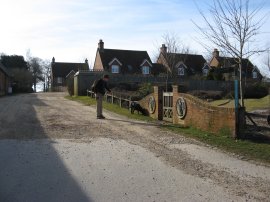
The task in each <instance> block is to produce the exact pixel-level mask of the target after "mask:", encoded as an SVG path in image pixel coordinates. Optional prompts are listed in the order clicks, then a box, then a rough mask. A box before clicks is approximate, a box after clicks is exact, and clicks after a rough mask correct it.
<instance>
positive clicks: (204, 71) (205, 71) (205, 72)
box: [203, 68, 209, 76]
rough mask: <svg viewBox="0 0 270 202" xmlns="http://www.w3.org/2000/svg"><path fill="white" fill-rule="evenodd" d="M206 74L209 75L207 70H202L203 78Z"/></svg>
mask: <svg viewBox="0 0 270 202" xmlns="http://www.w3.org/2000/svg"><path fill="white" fill-rule="evenodd" d="M208 73H209V69H207V68H204V69H203V76H207V75H208Z"/></svg>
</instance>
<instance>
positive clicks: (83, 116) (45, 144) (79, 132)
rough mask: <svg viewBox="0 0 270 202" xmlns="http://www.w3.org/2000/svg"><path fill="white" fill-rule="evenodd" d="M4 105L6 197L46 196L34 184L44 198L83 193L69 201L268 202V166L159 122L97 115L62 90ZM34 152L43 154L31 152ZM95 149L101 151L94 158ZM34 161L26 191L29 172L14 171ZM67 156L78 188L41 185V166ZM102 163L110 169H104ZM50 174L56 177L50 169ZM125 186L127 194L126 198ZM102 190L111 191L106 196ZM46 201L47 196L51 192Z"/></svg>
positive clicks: (0, 118)
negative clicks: (170, 128)
mask: <svg viewBox="0 0 270 202" xmlns="http://www.w3.org/2000/svg"><path fill="white" fill-rule="evenodd" d="M0 106H1V108H0V138H1V139H2V140H0V161H1V162H3V161H5V162H6V164H5V166H4V167H2V169H1V172H0V178H1V181H0V199H4V200H3V201H5V200H6V201H16V199H18V198H16V194H15V195H14V194H13V195H12V194H11V193H13V192H14V193H18V194H19V196H21V195H22V196H23V197H24V199H28V200H27V201H29V199H30V201H35V200H34V199H38V196H40V195H38V196H37V195H35V194H32V193H30V192H33V193H34V192H35V191H33V190H35V188H36V189H37V190H40V192H41V195H42V194H44V193H45V192H46V193H47V194H48V193H50V191H51V193H50V195H55V194H56V193H59V192H61V193H65V192H68V193H70V192H71V193H72V190H74V192H76V194H77V195H76V194H73V195H72V194H71V195H72V196H73V197H71V195H69V194H68V193H67V194H66V195H63V196H61V197H60V196H59V197H60V198H58V199H59V200H60V199H61V200H65V201H75V200H78V199H79V200H80V201H202V200H204V201H246V200H247V201H270V191H269V190H270V168H267V167H264V166H260V165H255V164H252V163H250V162H246V161H242V160H239V159H236V158H234V157H231V156H228V155H227V154H224V153H222V152H219V151H218V150H216V149H214V148H211V147H207V146H205V145H202V144H200V143H198V142H196V141H194V140H190V139H187V138H184V137H182V136H180V135H176V134H173V133H171V132H168V131H162V130H160V129H159V127H158V126H157V125H155V124H148V123H145V122H140V121H134V120H129V119H127V118H125V117H122V116H119V115H115V114H113V113H110V112H106V113H105V115H106V117H107V120H97V119H95V108H94V107H89V106H83V105H81V104H79V103H76V102H72V101H69V100H66V99H64V95H63V94H57V93H48V94H31V95H19V96H12V97H5V98H1V99H0ZM7 139H9V140H7ZM10 139H11V140H10ZM13 139H14V140H13ZM18 140H20V141H18ZM31 148H33V150H32V149H31ZM52 148H53V149H52ZM50 150H53V151H54V152H55V153H56V154H55V155H53V154H51V153H50V152H49V151H50ZM12 151H14V152H12ZM37 151H39V152H37ZM35 152H37V153H39V155H33V153H34V154H35ZM104 152H105V153H104ZM47 153H48V155H47ZM43 154H44V156H46V157H47V158H46V159H47V160H46V161H43V158H44V156H43ZM91 154H92V155H93V154H95V155H94V156H91V158H90V157H89V155H91ZM48 156H51V158H53V159H52V161H50V158H48ZM55 156H57V157H55ZM21 158H22V159H23V161H22V160H20V159H21ZM28 158H29V161H30V162H28V163H30V165H32V167H31V166H30V167H31V169H34V170H35V169H36V170H37V171H36V172H37V173H36V177H33V176H32V177H30V181H31V179H32V178H33V179H32V180H33V182H35V183H36V185H35V186H34V187H31V186H30V188H29V189H27V188H26V187H24V188H23V189H22V188H21V187H22V186H23V185H26V184H28V182H27V180H26V179H25V176H24V173H23V172H19V171H14V170H18V168H22V169H25V170H26V171H27V168H28V167H25V166H22V165H24V164H25V161H26V162H27V161H28V160H27V159H28ZM11 159H13V160H11ZM14 159H17V160H16V161H15V160H14ZM31 159H32V160H31ZM112 159H114V160H112ZM61 161H62V163H61V165H58V164H57V165H56V167H57V169H58V168H59V167H63V169H62V170H68V171H70V175H71V176H72V180H70V181H68V183H70V184H73V185H74V184H77V185H76V188H74V187H73V188H71V187H72V186H70V187H68V188H66V189H64V188H62V190H61V189H60V190H59V187H58V186H57V183H58V182H57V183H56V182H55V181H53V182H52V181H50V180H49V181H48V182H47V181H46V180H45V182H46V183H47V184H46V183H45V184H46V186H45V185H44V187H47V185H48V186H51V187H52V189H51V190H50V189H48V190H47V188H46V189H45V188H44V189H42V188H43V185H42V180H41V181H40V179H39V176H40V173H43V172H45V171H46V170H45V171H44V170H43V169H40V168H41V167H42V166H44V165H47V164H50V162H52V163H53V162H58V163H59V162H61ZM88 161H90V162H88ZM86 162H88V163H89V164H91V165H92V167H91V166H89V164H87V163H86ZM116 162H117V163H116ZM139 162H141V163H139ZM142 162H143V163H142ZM14 164H15V165H14ZM55 164H56V163H55ZM99 164H101V165H102V166H101V165H99ZM97 165H99V166H97ZM125 165H128V166H127V167H129V168H130V169H131V170H132V172H128V169H127V168H126V166H125ZM14 166H15V167H17V169H15V168H14ZM45 167H46V168H47V166H45ZM101 167H102V169H105V170H110V171H111V172H110V173H106V171H105V170H104V171H101ZM39 169H40V170H39ZM44 169H45V168H44ZM50 169H51V170H50ZM57 169H56V170H57ZM12 170H13V172H12V173H11V171H12ZM53 170H54V169H53V168H47V171H48V172H49V173H50V171H51V172H52V173H54V171H53ZM62 170H61V169H60V170H58V171H57V172H59V173H60V176H59V175H57V174H55V173H54V174H52V178H53V179H58V176H59V179H62V181H61V180H60V182H59V186H62V185H63V180H64V179H67V176H65V175H62V174H61V173H63V172H62ZM74 170H75V171H76V172H75V171H74ZM86 171H88V173H87V172H86ZM14 172H15V173H14ZM16 172H18V173H16ZM39 172H40V173H39ZM89 172H90V173H92V174H89ZM93 173H94V174H93ZM131 175H132V177H131ZM41 176H42V175H41ZM165 176H166V177H165ZM105 177H109V178H110V182H107V181H106V180H104V179H105ZM129 177H131V178H129ZM147 177H151V179H152V181H150V180H149V179H147ZM44 178H46V179H47V178H50V175H49V174H48V173H47V174H46V177H44ZM73 178H74V179H73ZM90 178H91V179H93V180H92V181H90ZM15 179H16V180H15ZM73 181H74V182H73ZM61 182H62V183H61ZM75 182H76V183H75ZM7 184H8V185H9V186H7ZM18 184H20V186H19V185H18ZM31 184H32V186H33V184H34V183H31ZM108 185H110V186H109V188H108ZM40 187H41V188H40ZM119 187H122V188H121V190H124V189H127V191H126V192H124V193H123V195H121V194H119V190H118V189H117V188H119ZM103 189H105V190H106V189H107V190H108V189H109V191H105V193H104V191H102V190H103ZM119 189H120V188H119ZM53 190H54V191H53ZM76 190H77V191H76ZM93 190H95V191H93ZM42 191H43V192H42ZM35 193H39V192H35ZM45 195H46V194H45ZM153 195H154V196H153ZM127 197H128V198H127ZM31 199H32V200H31ZM42 199H43V200H44V201H46V197H45V198H44V197H43V198H42ZM47 199H50V201H54V200H55V201H57V200H56V198H54V200H53V199H52V198H47ZM0 201H2V200H0ZM23 201H24V200H23ZM25 201H26V200H25Z"/></svg>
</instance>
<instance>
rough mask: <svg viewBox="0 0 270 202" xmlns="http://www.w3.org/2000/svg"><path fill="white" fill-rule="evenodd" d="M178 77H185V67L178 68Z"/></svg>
mask: <svg viewBox="0 0 270 202" xmlns="http://www.w3.org/2000/svg"><path fill="white" fill-rule="evenodd" d="M178 75H180V76H184V75H185V68H184V67H179V68H178Z"/></svg>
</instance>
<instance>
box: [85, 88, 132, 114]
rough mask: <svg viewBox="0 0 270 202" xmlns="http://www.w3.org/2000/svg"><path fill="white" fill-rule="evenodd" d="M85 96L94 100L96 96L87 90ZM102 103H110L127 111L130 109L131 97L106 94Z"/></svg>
mask: <svg viewBox="0 0 270 202" xmlns="http://www.w3.org/2000/svg"><path fill="white" fill-rule="evenodd" d="M86 94H87V96H88V97H91V98H95V97H96V94H95V93H94V92H93V91H90V90H87V91H86ZM104 101H106V102H108V103H111V104H117V105H119V106H120V107H121V108H126V109H129V108H130V104H131V102H132V101H131V97H126V96H122V95H119V94H117V95H116V94H114V93H111V94H108V93H106V94H105V96H104Z"/></svg>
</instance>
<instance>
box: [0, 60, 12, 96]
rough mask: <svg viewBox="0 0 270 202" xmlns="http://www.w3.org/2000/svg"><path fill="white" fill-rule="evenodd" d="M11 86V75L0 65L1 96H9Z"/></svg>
mask: <svg viewBox="0 0 270 202" xmlns="http://www.w3.org/2000/svg"><path fill="white" fill-rule="evenodd" d="M10 86H11V75H10V73H9V71H8V70H7V69H6V67H5V66H4V65H3V64H2V63H0V96H1V95H6V94H8V89H9V87H10Z"/></svg>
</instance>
